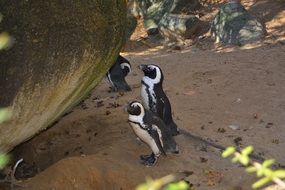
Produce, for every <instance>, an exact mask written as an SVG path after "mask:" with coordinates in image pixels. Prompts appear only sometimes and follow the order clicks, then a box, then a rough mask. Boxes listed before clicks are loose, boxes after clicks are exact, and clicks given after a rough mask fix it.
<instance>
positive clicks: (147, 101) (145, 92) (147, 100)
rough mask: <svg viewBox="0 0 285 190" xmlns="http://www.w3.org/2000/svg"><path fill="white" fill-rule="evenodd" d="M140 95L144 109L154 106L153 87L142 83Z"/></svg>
mask: <svg viewBox="0 0 285 190" xmlns="http://www.w3.org/2000/svg"><path fill="white" fill-rule="evenodd" d="M141 97H142V101H143V105H144V107H145V108H146V109H148V110H149V109H150V110H152V109H153V108H155V105H156V96H155V93H154V91H153V87H149V86H146V85H144V84H142V88H141Z"/></svg>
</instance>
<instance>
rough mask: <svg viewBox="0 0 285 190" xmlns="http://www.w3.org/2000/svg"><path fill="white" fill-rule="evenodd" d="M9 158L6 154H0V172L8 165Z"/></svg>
mask: <svg viewBox="0 0 285 190" xmlns="http://www.w3.org/2000/svg"><path fill="white" fill-rule="evenodd" d="M9 160H10V158H9V156H8V155H6V154H0V170H2V169H3V168H5V166H6V165H7V164H8V163H9Z"/></svg>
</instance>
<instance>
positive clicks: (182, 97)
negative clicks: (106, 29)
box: [13, 1, 285, 190]
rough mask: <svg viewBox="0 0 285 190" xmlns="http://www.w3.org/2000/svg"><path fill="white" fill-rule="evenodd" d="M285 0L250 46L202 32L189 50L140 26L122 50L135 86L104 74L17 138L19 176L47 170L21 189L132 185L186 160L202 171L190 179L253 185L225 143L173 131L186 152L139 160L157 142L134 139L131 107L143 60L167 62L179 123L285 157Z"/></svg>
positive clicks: (204, 185)
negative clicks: (24, 138)
mask: <svg viewBox="0 0 285 190" xmlns="http://www.w3.org/2000/svg"><path fill="white" fill-rule="evenodd" d="M243 2H244V3H245V4H246V3H248V4H246V5H248V8H251V9H254V8H255V12H253V13H255V14H261V13H260V10H265V7H266V3H268V1H257V2H255V1H243ZM281 5H282V6H283V5H284V1H275V3H272V7H275V9H273V10H272V12H274V13H275V14H274V15H271V14H273V13H272V12H270V13H268V15H267V16H264V15H262V18H264V19H265V25H266V27H267V30H268V36H267V37H266V39H265V40H264V41H263V42H261V43H258V44H253V45H250V46H245V47H239V48H237V47H224V48H222V47H220V46H217V45H213V42H212V41H210V40H209V39H204V40H202V41H199V42H197V43H196V44H195V45H193V46H189V47H187V48H184V49H182V50H171V49H163V47H162V46H157V45H154V44H149V43H148V42H139V39H143V37H145V36H144V34H142V33H139V32H137V33H136V36H135V37H133V39H132V42H130V43H129V46H128V47H126V48H125V52H124V53H123V55H125V56H126V57H127V58H128V59H129V60H130V62H131V63H132V67H133V71H132V73H131V74H130V75H129V76H128V77H127V81H128V82H129V84H130V85H131V86H132V88H133V90H132V91H131V92H128V93H113V92H112V93H109V92H108V90H109V85H108V83H107V82H106V81H105V80H102V82H101V83H100V85H99V86H98V87H97V88H96V89H95V90H94V91H93V92H92V94H91V95H90V97H89V98H87V99H86V100H85V101H84V102H82V103H81V104H80V105H78V106H77V107H75V108H74V109H73V110H72V111H71V113H69V114H68V115H66V116H64V117H62V118H61V119H60V120H59V121H58V122H57V123H56V124H54V125H53V126H52V127H51V128H49V129H48V130H46V131H45V132H42V133H40V134H39V135H37V136H36V137H35V138H33V139H31V140H30V141H28V142H26V143H24V144H22V145H21V146H19V147H18V148H16V149H15V151H14V152H13V154H14V157H15V159H18V158H21V157H23V158H24V160H25V163H23V164H22V166H21V167H19V169H18V172H17V175H16V177H17V176H18V177H23V176H25V177H29V176H32V175H34V173H35V172H39V173H38V174H37V175H36V176H34V177H32V178H30V179H28V180H24V181H23V182H21V183H19V185H21V187H17V188H16V189H29V190H40V189H43V190H48V189H55V190H64V189H68V190H71V189H108V190H109V189H134V187H135V186H136V185H137V184H138V183H141V182H143V181H144V179H145V176H151V177H161V176H164V175H167V174H169V173H171V172H176V171H179V170H189V171H193V172H194V173H193V174H192V175H191V176H189V177H188V178H187V180H188V181H189V182H190V183H191V184H192V185H193V188H194V189H197V190H208V189H211V190H223V189H225V190H241V189H244V190H246V189H250V185H251V184H252V183H253V181H254V180H255V178H254V176H253V175H249V174H246V173H245V172H244V168H242V167H239V166H238V165H235V164H232V163H231V162H230V160H229V159H223V158H221V154H220V151H219V150H218V149H215V148H213V147H211V146H205V145H204V144H203V143H201V142H200V141H197V140H195V139H192V138H189V137H186V136H184V135H179V136H177V137H176V138H175V139H176V141H177V143H178V145H179V147H180V154H179V155H169V156H167V157H161V158H160V160H159V162H158V164H157V165H156V166H155V167H152V168H146V167H144V166H142V165H141V164H140V163H139V159H138V158H139V155H141V154H146V153H149V149H148V148H147V147H146V146H145V145H144V144H140V143H139V142H138V141H137V140H136V138H135V136H134V134H133V132H132V131H131V129H130V126H129V124H128V123H127V113H125V112H124V110H123V107H124V105H126V104H127V102H130V101H132V100H135V99H136V100H140V80H141V78H142V73H141V72H140V71H139V70H138V69H137V66H138V65H139V64H142V63H144V64H146V63H155V64H158V65H159V66H160V67H161V68H162V70H163V72H164V76H165V81H164V89H165V91H166V93H167V95H168V97H169V99H170V102H171V104H172V108H173V115H174V120H175V121H176V123H177V124H178V126H179V127H180V128H182V129H185V130H187V131H189V132H190V133H192V134H194V135H196V136H200V137H202V138H204V139H207V140H208V141H211V142H215V143H217V144H219V145H222V146H228V145H234V146H238V147H245V146H247V145H253V146H254V147H255V153H256V154H258V155H260V156H262V157H265V158H275V159H276V162H278V163H280V165H281V166H285V140H284V139H285V126H284V125H285V98H284V94H285V85H284V84H285V65H284V64H285V53H284V52H285V46H284V38H285V36H284V26H285V20H284V18H285V11H284V6H283V7H282V6H281ZM262 6H264V7H263V8H264V9H262ZM267 6H268V5H267ZM280 7H282V9H281V10H280ZM277 10H279V11H277ZM265 12H266V11H263V13H265ZM230 125H234V126H237V127H238V129H237V130H233V129H231V128H230V127H229V126H230Z"/></svg>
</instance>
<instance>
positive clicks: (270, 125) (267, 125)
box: [265, 122, 273, 128]
mask: <svg viewBox="0 0 285 190" xmlns="http://www.w3.org/2000/svg"><path fill="white" fill-rule="evenodd" d="M271 127H273V123H271V122H270V123H267V124H266V126H265V128H271Z"/></svg>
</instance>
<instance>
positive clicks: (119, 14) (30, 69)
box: [0, 0, 127, 152]
mask: <svg viewBox="0 0 285 190" xmlns="http://www.w3.org/2000/svg"><path fill="white" fill-rule="evenodd" d="M0 5H1V7H4V8H3V10H2V11H1V13H2V14H3V15H5V19H4V20H3V21H2V23H1V26H2V28H3V30H5V31H7V32H9V33H10V34H11V35H12V36H13V37H14V38H15V44H14V46H13V47H12V48H11V49H9V50H7V51H1V52H0V60H1V61H0V63H1V64H0V71H1V75H0V92H1V94H0V107H8V106H9V107H11V110H12V117H13V118H12V119H11V120H10V121H9V122H7V123H4V124H1V126H0V152H7V151H9V150H11V149H12V148H13V147H15V146H16V145H18V144H19V143H21V142H23V141H25V140H27V139H29V138H31V137H32V136H33V135H34V134H36V133H37V132H39V131H40V130H43V129H45V128H46V127H47V126H48V125H50V124H51V123H52V122H54V121H55V120H56V119H57V118H58V117H59V116H60V115H62V114H63V113H64V112H66V111H67V110H68V109H70V108H71V107H72V106H74V105H75V104H77V103H78V102H79V101H80V100H82V99H83V98H84V97H85V96H86V95H87V94H88V92H90V90H91V89H93V88H94V87H95V86H96V84H97V83H98V82H99V81H100V80H101V78H102V77H103V76H104V75H105V73H106V72H107V70H108V69H109V67H110V66H111V64H112V63H113V62H114V61H115V59H116V57H117V55H118V53H119V51H120V48H121V46H122V43H123V41H124V35H125V25H126V12H127V11H126V5H125V1H124V0H116V1H114V0H104V1H99V0H91V1H63V2H59V1H56V0H50V1H45V0H31V1H19V2H18V3H16V4H15V3H13V2H12V1H5V3H3V2H0Z"/></svg>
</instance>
